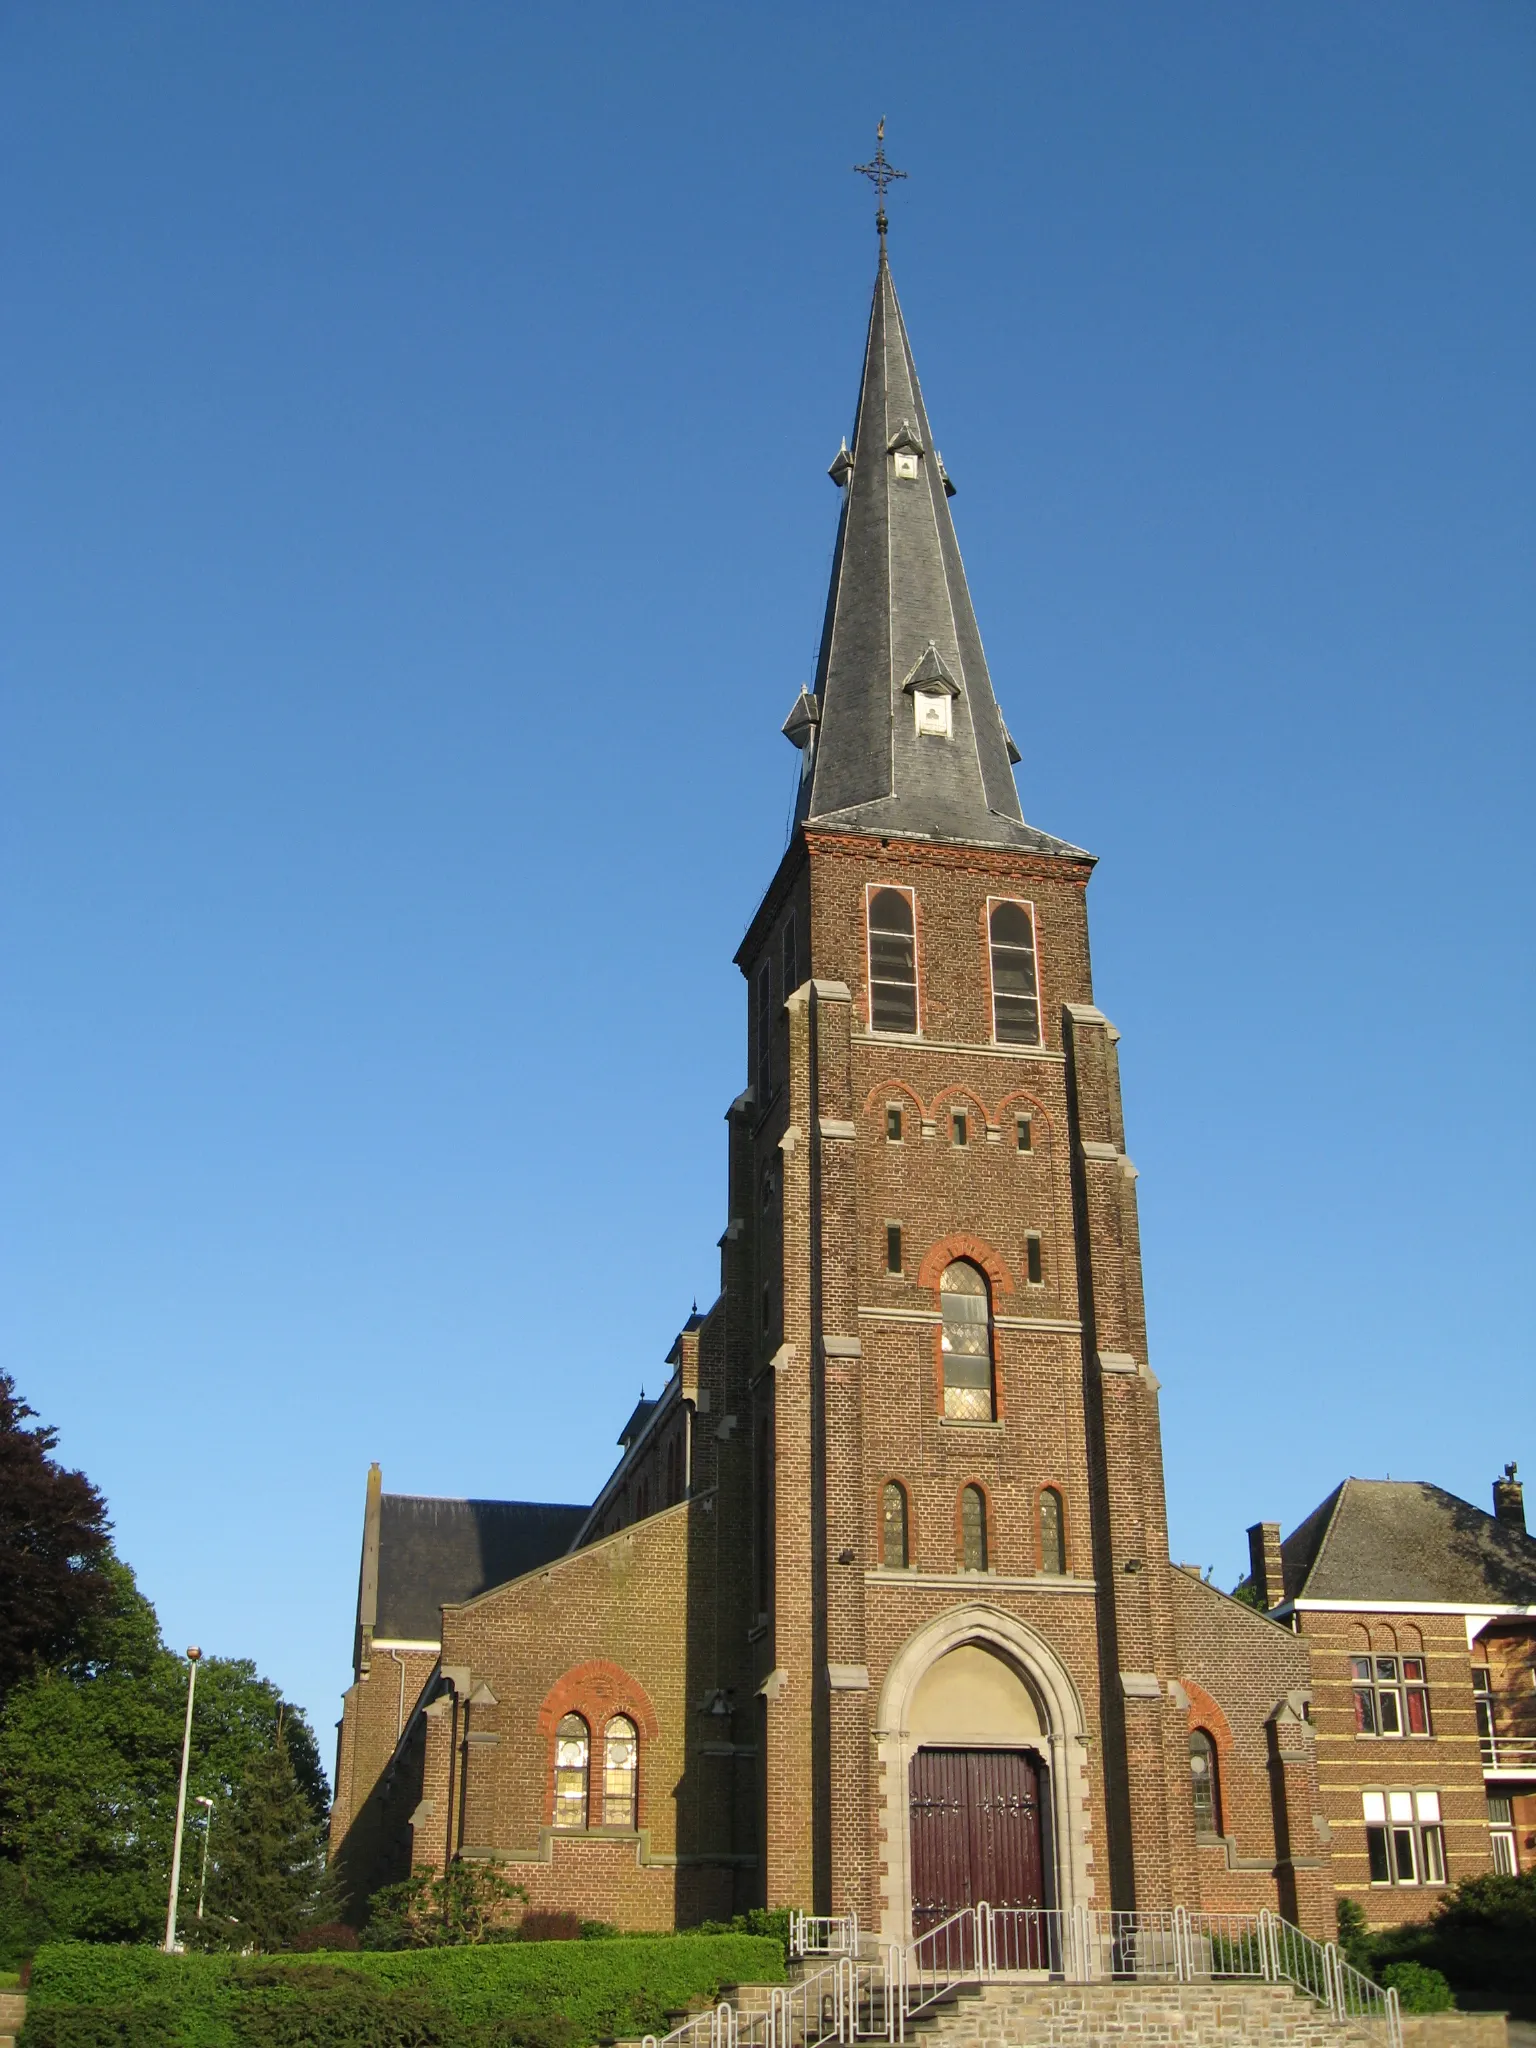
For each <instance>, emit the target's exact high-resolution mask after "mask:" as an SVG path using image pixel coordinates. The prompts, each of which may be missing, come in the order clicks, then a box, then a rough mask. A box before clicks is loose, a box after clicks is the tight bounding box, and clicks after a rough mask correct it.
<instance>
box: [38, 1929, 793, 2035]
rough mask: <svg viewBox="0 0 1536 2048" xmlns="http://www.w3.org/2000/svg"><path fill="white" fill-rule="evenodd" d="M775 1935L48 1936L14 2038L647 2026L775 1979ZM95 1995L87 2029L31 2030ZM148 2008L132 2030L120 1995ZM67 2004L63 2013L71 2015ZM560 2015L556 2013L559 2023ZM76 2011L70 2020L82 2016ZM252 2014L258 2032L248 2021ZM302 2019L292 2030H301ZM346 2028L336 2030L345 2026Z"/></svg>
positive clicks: (606, 2031) (127, 2003) (613, 2031)
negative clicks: (310, 1950)
mask: <svg viewBox="0 0 1536 2048" xmlns="http://www.w3.org/2000/svg"><path fill="white" fill-rule="evenodd" d="M783 1976H784V1959H783V1954H782V1951H781V1950H780V1949H779V1947H778V1946H777V1944H776V1943H774V1942H772V1941H770V1940H764V1939H762V1938H761V1937H753V1936H749V1935H743V1934H727V1935H698V1934H679V1935H676V1936H673V1937H671V1938H669V1939H667V1940H664V1941H659V1940H656V1939H654V1938H637V1937H634V1936H624V1937H620V1938H618V1939H616V1940H605V1941H603V1940H600V1941H509V1942H492V1941H487V1942H481V1943H476V1944H473V1945H467V1946H462V1947H434V1948H423V1949H413V1950H404V1951H399V1952H395V1953H378V1952H374V1953H366V1952H365V1953H359V1954H339V1955H329V1956H318V1955H317V1956H313V1957H311V1956H287V1957H284V1956H272V1957H263V1958H261V1959H260V1960H259V1961H256V1960H250V1959H242V1958H240V1957H234V1956H229V1955H183V1956H167V1955H164V1954H162V1953H161V1952H160V1951H159V1950H158V1949H153V1948H148V1947H144V1948H108V1947H105V1946H96V1945H92V1944H88V1943H84V1942H60V1943H55V1944H51V1945H50V1946H48V1947H45V1948H42V1949H40V1950H39V1951H38V1954H37V1958H36V1967H35V1970H34V1975H33V1986H32V2001H31V2005H30V2007H29V2012H28V2033H27V2035H26V2042H27V2048H37V2044H40V2043H41V2044H44V2048H148V2043H149V2042H152V2043H153V2048H245V2043H247V2042H252V2043H254V2042H258V2041H259V2042H260V2044H261V2048H287V2044H288V2043H289V2042H290V2041H291V2042H293V2043H295V2044H297V2043H301V2042H302V2043H304V2044H306V2048H307V2044H308V2043H310V2042H314V2043H316V2044H324V2048H450V2044H451V2048H578V2044H581V2043H586V2042H592V2041H596V2040H598V2039H599V2038H601V2037H603V2036H615V2035H617V2036H626V2037H632V2036H634V2035H636V2034H644V2033H651V2032H661V2031H663V2026H662V2023H663V2022H664V2020H665V2018H666V2015H667V2014H668V2013H669V2012H673V2011H676V2010H678V2009H680V2008H682V2007H684V2006H686V2005H687V2004H688V2003H689V2001H690V1999H707V2000H712V1999H713V1998H715V1997H716V1996H717V1994H718V1993H719V1990H720V1987H721V1986H722V1985H723V1984H731V1983H744V1982H745V1983H750V1982H752V1981H753V1980H754V1979H756V1980H759V1981H768V1982H781V1981H782V1979H783ZM82 2006H89V2007H93V2008H96V2009H97V2019H95V2020H93V2021H92V2022H91V2024H99V2025H108V2023H109V2022H110V2025H112V2026H116V2027H117V2029H118V2031H117V2032H116V2033H113V2032H111V2031H108V2032H106V2033H104V2034H101V2036H100V2038H99V2040H98V2038H97V2036H95V2035H91V2034H82V2035H80V2036H79V2038H78V2040H77V2039H76V2037H75V2036H72V2035H65V2034H58V2033H52V2034H50V2033H46V2032H39V2033H34V2032H33V2031H31V2029H32V2025H33V2021H34V2018H35V2020H36V2021H37V2023H38V2025H39V2026H41V2027H44V2028H47V2027H57V2026H61V2025H63V2019H62V2017H60V2018H59V2019H57V2020H55V2019H52V2018H49V2017H48V2015H50V2014H54V2015H62V2014H63V2013H64V2010H65V2008H76V2009H78V2008H80V2007H82ZM149 2009H153V2011H154V2013H155V2028H156V2031H154V2032H153V2033H152V2034H150V2035H149V2036H148V2038H147V2041H146V2040H145V2039H144V2038H143V2037H142V2036H141V2035H139V2034H128V2035H125V2034H123V2032H122V2027H123V2025H124V2024H132V2025H138V2024H139V2021H138V2019H137V2017H135V2018H133V2019H132V2020H130V2021H125V2020H124V2019H123V2017H122V2014H123V2012H124V2011H125V2010H128V2011H131V2012H132V2013H133V2014H135V2015H138V2014H140V2013H142V2012H144V2011H145V2010H149ZM75 2016H76V2017H78V2013H76V2015H75ZM562 2023H563V2024H562ZM82 2024H84V2022H83V2021H82ZM261 2029H265V2031H264V2032H262V2031H259V2030H261ZM306 2029H307V2031H305V2030H306ZM349 2029H350V2031H348V2030H349Z"/></svg>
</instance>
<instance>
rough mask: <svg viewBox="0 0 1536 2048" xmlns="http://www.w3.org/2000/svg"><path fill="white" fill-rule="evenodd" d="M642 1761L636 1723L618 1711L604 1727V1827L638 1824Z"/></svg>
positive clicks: (630, 1826)
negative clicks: (638, 1778) (637, 1785)
mask: <svg viewBox="0 0 1536 2048" xmlns="http://www.w3.org/2000/svg"><path fill="white" fill-rule="evenodd" d="M639 1761H640V1742H639V1738H638V1736H637V1735H636V1734H635V1724H634V1722H633V1721H631V1720H630V1719H629V1717H628V1716H627V1715H625V1714H615V1715H614V1717H613V1719H612V1720H611V1721H610V1722H609V1723H608V1726H607V1727H606V1728H605V1729H604V1730H603V1826H604V1827H605V1828H632V1827H633V1826H634V1824H635V1775H636V1771H637V1768H638V1766H639Z"/></svg>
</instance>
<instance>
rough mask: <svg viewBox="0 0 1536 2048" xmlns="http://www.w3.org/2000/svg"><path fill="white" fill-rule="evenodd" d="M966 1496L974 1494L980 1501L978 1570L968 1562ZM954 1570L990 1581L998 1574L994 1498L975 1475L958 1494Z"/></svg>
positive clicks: (963, 1485) (960, 1488)
mask: <svg viewBox="0 0 1536 2048" xmlns="http://www.w3.org/2000/svg"><path fill="white" fill-rule="evenodd" d="M967 1494H975V1495H976V1496H977V1498H978V1499H979V1500H980V1502H981V1555H982V1562H981V1566H980V1568H979V1569H978V1568H977V1567H976V1566H975V1565H968V1564H967V1563H966V1562H965V1501H966V1496H967ZM955 1570H956V1571H957V1572H964V1573H966V1575H967V1576H968V1577H972V1578H976V1579H983V1580H984V1579H989V1578H991V1577H993V1576H994V1575H995V1574H996V1571H997V1528H996V1523H995V1519H994V1516H993V1512H992V1495H991V1492H990V1490H989V1488H988V1486H987V1483H986V1481H985V1480H984V1479H981V1478H979V1477H976V1476H972V1477H971V1478H968V1479H965V1480H962V1481H961V1483H960V1486H959V1488H958V1490H957V1491H956V1494H955Z"/></svg>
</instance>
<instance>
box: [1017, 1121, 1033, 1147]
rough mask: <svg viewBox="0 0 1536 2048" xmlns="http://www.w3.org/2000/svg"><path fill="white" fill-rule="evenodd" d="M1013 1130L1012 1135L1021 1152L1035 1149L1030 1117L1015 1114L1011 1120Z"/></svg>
mask: <svg viewBox="0 0 1536 2048" xmlns="http://www.w3.org/2000/svg"><path fill="white" fill-rule="evenodd" d="M1013 1130H1014V1136H1015V1137H1016V1138H1017V1140H1018V1146H1019V1150H1020V1151H1021V1152H1033V1151H1034V1149H1035V1133H1034V1128H1033V1125H1032V1124H1031V1121H1030V1119H1029V1118H1028V1117H1027V1116H1016V1117H1015V1118H1014V1120H1013Z"/></svg>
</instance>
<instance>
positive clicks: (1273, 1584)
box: [1248, 1522, 1285, 1607]
mask: <svg viewBox="0 0 1536 2048" xmlns="http://www.w3.org/2000/svg"><path fill="white" fill-rule="evenodd" d="M1248 1572H1249V1576H1250V1577H1251V1578H1252V1580H1253V1583H1254V1586H1255V1587H1256V1588H1257V1590H1258V1592H1259V1594H1260V1595H1261V1597H1262V1599H1263V1601H1264V1605H1265V1606H1266V1607H1278V1606H1279V1605H1280V1602H1281V1601H1282V1600H1283V1599H1284V1598H1285V1574H1284V1571H1283V1570H1282V1568H1281V1564H1280V1524H1279V1523H1278V1522H1255V1523H1254V1525H1253V1527H1252V1528H1251V1529H1250V1530H1249V1531H1248Z"/></svg>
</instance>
